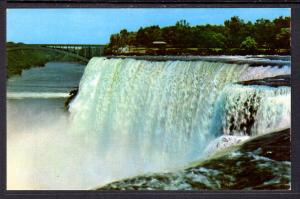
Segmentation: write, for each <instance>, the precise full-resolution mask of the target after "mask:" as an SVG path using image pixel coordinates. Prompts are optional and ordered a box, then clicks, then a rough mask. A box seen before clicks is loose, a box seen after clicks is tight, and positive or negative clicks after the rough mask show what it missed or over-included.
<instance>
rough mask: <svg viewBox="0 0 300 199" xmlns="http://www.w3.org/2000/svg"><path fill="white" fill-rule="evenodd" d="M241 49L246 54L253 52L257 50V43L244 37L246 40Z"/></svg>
mask: <svg viewBox="0 0 300 199" xmlns="http://www.w3.org/2000/svg"><path fill="white" fill-rule="evenodd" d="M241 48H242V49H244V50H246V52H254V51H255V50H256V48H257V43H256V41H255V39H254V38H252V37H246V39H245V40H244V41H243V42H242V43H241Z"/></svg>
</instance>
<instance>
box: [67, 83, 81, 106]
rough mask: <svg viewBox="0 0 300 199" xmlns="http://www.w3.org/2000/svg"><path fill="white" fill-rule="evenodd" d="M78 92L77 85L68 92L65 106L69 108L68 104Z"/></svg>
mask: <svg viewBox="0 0 300 199" xmlns="http://www.w3.org/2000/svg"><path fill="white" fill-rule="evenodd" d="M77 93H78V87H77V88H75V89H73V90H71V91H70V92H69V97H68V98H67V99H66V101H65V107H66V108H67V110H69V105H70V103H71V102H72V100H73V99H74V98H75V97H76V95H77Z"/></svg>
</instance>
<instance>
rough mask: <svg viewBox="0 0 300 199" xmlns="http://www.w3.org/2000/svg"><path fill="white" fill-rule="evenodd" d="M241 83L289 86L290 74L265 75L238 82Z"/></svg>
mask: <svg viewBox="0 0 300 199" xmlns="http://www.w3.org/2000/svg"><path fill="white" fill-rule="evenodd" d="M238 84H242V85H262V86H271V87H279V86H291V75H279V76H275V77H267V78H263V79H255V80H249V81H242V82H238Z"/></svg>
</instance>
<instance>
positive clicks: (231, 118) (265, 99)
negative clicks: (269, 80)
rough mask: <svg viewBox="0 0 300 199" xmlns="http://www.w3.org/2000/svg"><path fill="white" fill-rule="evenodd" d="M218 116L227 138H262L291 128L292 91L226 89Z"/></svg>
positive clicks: (284, 89) (264, 88)
mask: <svg viewBox="0 0 300 199" xmlns="http://www.w3.org/2000/svg"><path fill="white" fill-rule="evenodd" d="M218 103H220V104H219V110H218V112H217V114H218V115H219V118H218V119H217V120H219V121H221V123H222V125H220V127H222V130H221V132H223V133H224V134H227V135H230V134H231V135H251V136H253V135H254V136H255V135H260V134H265V133H270V132H275V131H279V130H282V129H286V128H289V127H290V125H291V123H290V122H291V121H290V115H291V88H290V87H285V86H281V87H278V88H274V87H269V86H255V85H251V86H244V85H239V84H233V85H227V86H226V87H225V88H224V89H223V93H222V94H221V95H220V98H219V102H218Z"/></svg>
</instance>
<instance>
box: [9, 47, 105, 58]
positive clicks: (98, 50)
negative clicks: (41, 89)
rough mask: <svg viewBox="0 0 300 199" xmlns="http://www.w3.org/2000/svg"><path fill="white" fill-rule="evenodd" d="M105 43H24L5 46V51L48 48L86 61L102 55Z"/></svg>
mask: <svg viewBox="0 0 300 199" xmlns="http://www.w3.org/2000/svg"><path fill="white" fill-rule="evenodd" d="M104 47H105V45H94V44H24V45H14V46H7V51H15V50H50V51H55V52H58V53H63V54H66V55H68V56H70V57H73V58H76V59H78V60H80V61H83V62H85V63H87V62H88V61H89V60H90V59H91V58H92V57H99V56H102V55H103V53H104Z"/></svg>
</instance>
